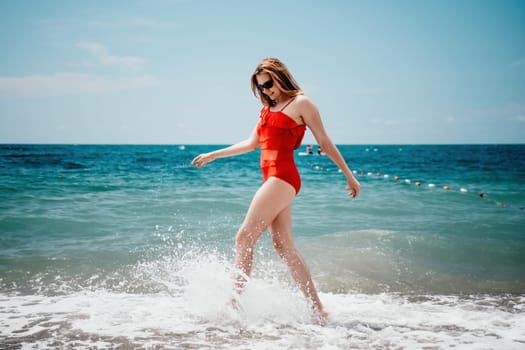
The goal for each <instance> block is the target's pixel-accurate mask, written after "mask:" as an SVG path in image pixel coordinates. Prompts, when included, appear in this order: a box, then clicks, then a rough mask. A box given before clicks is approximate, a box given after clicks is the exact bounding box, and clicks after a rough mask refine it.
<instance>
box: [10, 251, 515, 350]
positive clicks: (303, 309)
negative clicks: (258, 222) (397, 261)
mask: <svg viewBox="0 0 525 350" xmlns="http://www.w3.org/2000/svg"><path fill="white" fill-rule="evenodd" d="M256 266H257V268H256V269H255V270H254V277H253V278H252V279H251V280H250V281H249V283H248V286H247V288H246V290H245V291H244V293H243V294H242V296H241V297H240V299H239V304H240V306H241V310H240V311H236V310H234V309H233V308H231V307H229V304H228V301H229V299H230V298H231V295H232V273H233V271H234V270H233V267H232V266H231V263H230V262H229V261H228V259H226V258H224V257H221V256H216V255H213V254H207V255H206V254H205V255H202V256H198V255H193V256H185V257H184V259H165V260H163V261H159V262H152V263H148V264H144V265H141V266H139V267H138V268H139V269H141V270H142V272H143V276H148V273H149V274H151V275H155V276H156V278H158V279H159V283H160V284H161V285H163V286H164V287H165V289H164V290H163V291H157V292H151V293H144V294H132V293H119V292H115V291H111V290H105V289H100V290H95V291H83V292H77V293H71V294H67V295H60V296H42V295H29V296H21V295H3V294H0V314H1V315H2V318H0V343H1V342H2V339H4V340H5V339H8V340H9V342H10V344H13V342H15V344H16V343H17V342H18V343H19V344H24V348H34V347H41V348H46V346H47V345H49V346H51V345H50V344H55V345H56V344H59V345H60V346H61V347H68V346H72V347H73V346H74V347H75V348H81V349H82V348H100V349H104V348H115V347H119V346H124V347H129V348H133V347H141V348H148V347H162V348H217V349H246V348H250V349H270V348H271V349H348V348H350V347H352V348H356V349H370V348H425V347H429V348H452V347H453V348H455V349H467V348H468V349H470V348H504V349H520V348H523V343H524V342H525V307H523V305H524V303H525V296H521V297H513V298H514V299H512V300H510V299H509V300H510V301H509V300H506V301H505V302H502V300H500V299H498V297H488V296H476V297H469V298H459V297H450V296H449V297H447V296H431V297H425V296H420V297H418V298H416V297H414V296H412V297H405V296H400V295H396V294H359V293H341V294H332V293H320V296H321V299H322V300H323V302H324V304H325V306H326V308H327V309H328V310H330V311H331V316H330V319H329V322H328V324H327V325H326V326H320V325H318V324H317V323H315V322H313V321H312V317H311V316H312V315H311V313H310V311H309V310H310V309H309V307H308V304H307V303H306V301H305V299H304V297H303V296H302V295H301V293H299V292H298V290H297V288H295V287H294V286H293V284H292V283H291V282H290V280H289V278H283V276H287V274H286V271H285V270H286V269H285V267H284V266H282V265H278V263H277V262H274V261H268V260H265V261H264V262H263V261H259V262H258V264H256ZM500 298H510V297H508V296H502V297H500ZM46 344H47V345H46Z"/></svg>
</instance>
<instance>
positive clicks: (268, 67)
mask: <svg viewBox="0 0 525 350" xmlns="http://www.w3.org/2000/svg"><path fill="white" fill-rule="evenodd" d="M261 73H266V74H268V75H269V76H270V78H271V79H272V80H273V83H274V85H275V86H277V87H278V88H279V90H280V91H281V93H282V94H284V95H285V96H286V97H288V98H291V97H295V96H297V95H302V94H303V90H301V88H300V87H299V84H297V82H296V81H295V79H294V78H293V77H292V75H291V74H290V72H289V71H288V68H286V66H285V65H284V63H282V62H281V61H280V60H279V59H278V58H275V57H268V58H265V59H264V60H262V61H261V63H259V64H258V65H257V67H256V68H255V71H254V72H253V74H252V78H251V85H252V91H253V94H254V95H255V97H259V98H260V99H261V102H262V104H263V105H265V106H274V105H275V101H273V100H272V99H270V98H269V97H268V96H267V95H266V94H264V93H263V92H262V91H259V89H258V88H257V79H256V75H257V74H261Z"/></svg>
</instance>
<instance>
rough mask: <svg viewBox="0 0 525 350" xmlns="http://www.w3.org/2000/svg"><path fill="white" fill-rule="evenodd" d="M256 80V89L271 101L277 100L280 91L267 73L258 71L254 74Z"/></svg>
mask: <svg viewBox="0 0 525 350" xmlns="http://www.w3.org/2000/svg"><path fill="white" fill-rule="evenodd" d="M255 80H257V89H259V91H260V92H261V93H263V94H265V95H266V96H268V97H269V98H270V99H272V100H273V101H277V100H278V99H279V97H280V96H281V91H280V90H279V88H278V87H277V85H275V83H274V81H273V80H272V78H271V77H270V75H269V74H268V73H260V74H257V75H256V76H255Z"/></svg>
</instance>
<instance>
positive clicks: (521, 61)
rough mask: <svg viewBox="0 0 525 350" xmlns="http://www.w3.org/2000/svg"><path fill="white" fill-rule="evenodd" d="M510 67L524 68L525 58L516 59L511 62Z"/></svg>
mask: <svg viewBox="0 0 525 350" xmlns="http://www.w3.org/2000/svg"><path fill="white" fill-rule="evenodd" d="M510 66H511V67H513V68H518V67H521V66H525V58H520V59H517V60H516V61H514V62H512V63H511V64H510Z"/></svg>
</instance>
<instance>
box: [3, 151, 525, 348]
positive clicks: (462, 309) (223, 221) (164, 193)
mask: <svg viewBox="0 0 525 350" xmlns="http://www.w3.org/2000/svg"><path fill="white" fill-rule="evenodd" d="M217 147H219V146H218V145H0V315H1V316H0V349H4V348H5V349H32V348H39V349H47V348H75V349H77V348H78V349H114V348H119V349H136V348H139V349H349V348H355V349H449V348H454V349H523V348H525V210H524V209H525V145H351V146H345V145H342V146H340V150H341V152H342V154H343V156H344V157H345V159H346V160H347V162H348V164H349V165H350V167H351V168H352V170H353V171H355V175H356V177H357V179H358V180H359V181H360V182H361V184H362V188H361V194H360V196H359V197H358V198H357V199H356V200H352V199H351V198H350V197H349V196H348V195H347V191H345V185H346V184H345V178H344V176H343V175H342V174H341V173H340V172H339V171H338V169H337V168H335V166H334V165H333V163H331V162H330V160H329V159H327V157H325V156H321V155H306V156H302V155H299V152H303V151H304V149H305V147H306V145H303V147H302V148H301V149H300V150H298V151H297V154H296V163H297V166H298V169H299V172H300V174H301V179H302V188H301V191H300V193H299V195H298V196H297V198H296V199H295V200H294V202H293V209H292V210H293V230H294V237H295V241H296V246H297V248H298V250H299V251H300V253H301V254H302V256H303V257H304V259H305V260H306V262H307V264H308V265H309V267H310V270H311V272H312V277H313V280H314V282H315V284H316V286H317V287H318V290H319V291H320V296H321V299H322V300H323V302H324V303H325V304H326V307H327V309H328V310H329V311H330V312H331V316H330V318H329V319H328V321H327V322H326V324H319V322H317V320H316V319H315V318H314V317H313V316H312V314H311V312H310V308H309V305H308V304H307V302H306V300H305V299H304V297H303V296H302V294H301V293H300V291H299V290H298V289H297V286H295V285H294V283H293V281H292V279H291V277H290V276H289V273H288V271H287V269H286V266H285V265H284V264H283V263H282V262H281V261H280V260H279V258H278V257H277V255H276V254H275V252H274V251H273V248H272V246H271V241H270V239H269V236H268V234H265V235H264V236H263V237H262V238H261V240H260V241H259V242H258V245H257V249H256V252H255V260H254V271H253V275H252V277H251V279H250V281H249V283H248V286H247V288H246V290H245V292H244V293H243V294H242V296H241V297H240V300H239V303H240V306H241V308H240V310H236V309H233V308H231V307H230V306H229V303H228V301H229V299H230V297H231V293H232V276H233V274H234V272H235V269H234V267H233V257H234V250H233V249H234V245H233V243H234V242H233V239H234V236H235V233H236V231H237V229H238V227H239V225H240V223H241V222H242V220H243V217H244V214H245V212H246V209H247V208H248V205H249V202H250V200H251V197H252V196H253V194H254V193H255V191H256V190H257V188H258V186H260V184H261V181H262V179H261V174H260V170H259V160H258V156H259V153H258V151H255V152H252V153H250V154H246V155H243V156H239V157H234V158H229V159H220V160H217V161H215V162H213V163H211V164H209V165H207V166H206V167H205V168H204V169H197V168H196V167H194V166H192V165H191V160H192V159H193V157H194V156H195V155H197V154H199V153H201V152H206V151H209V150H212V149H215V148H217Z"/></svg>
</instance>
